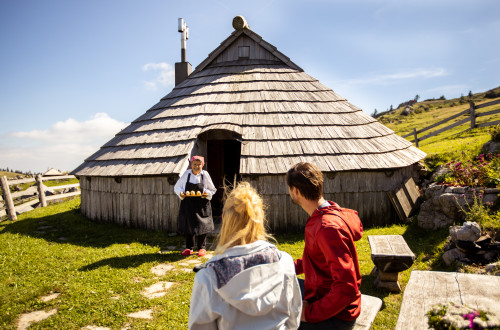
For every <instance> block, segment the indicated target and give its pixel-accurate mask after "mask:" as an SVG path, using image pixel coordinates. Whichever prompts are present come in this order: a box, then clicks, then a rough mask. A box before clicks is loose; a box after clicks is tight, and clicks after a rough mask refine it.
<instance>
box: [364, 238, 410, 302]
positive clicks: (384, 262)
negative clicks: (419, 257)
mask: <svg viewBox="0 0 500 330" xmlns="http://www.w3.org/2000/svg"><path fill="white" fill-rule="evenodd" d="M368 242H369V243H370V250H371V258H372V261H373V263H374V264H375V267H374V268H373V271H372V274H375V275H376V276H377V277H376V278H375V282H374V283H375V287H377V288H381V289H386V290H389V291H391V292H401V286H400V285H399V282H398V275H399V272H402V271H403V270H406V269H408V268H410V267H411V265H413V262H414V261H415V254H413V252H412V251H411V250H410V248H409V247H408V244H406V241H405V240H404V238H403V236H401V235H369V236H368Z"/></svg>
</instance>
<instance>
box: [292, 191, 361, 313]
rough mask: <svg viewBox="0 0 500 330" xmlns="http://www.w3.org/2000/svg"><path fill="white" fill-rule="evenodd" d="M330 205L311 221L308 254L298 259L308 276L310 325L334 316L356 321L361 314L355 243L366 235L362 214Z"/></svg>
mask: <svg viewBox="0 0 500 330" xmlns="http://www.w3.org/2000/svg"><path fill="white" fill-rule="evenodd" d="M329 203H330V204H331V205H330V206H327V207H324V208H322V209H319V210H315V211H314V213H313V214H312V215H311V216H310V217H309V218H308V219H307V223H306V228H305V247H304V253H303V255H302V259H297V260H295V271H296V273H297V274H302V273H304V274H305V281H304V284H305V292H304V299H305V300H307V301H308V302H309V303H310V305H309V306H308V307H307V308H306V309H305V319H306V320H307V322H310V323H317V322H320V321H324V320H326V319H329V318H331V317H332V316H335V317H336V318H339V319H342V320H346V321H352V320H355V319H356V318H357V317H358V316H359V313H360V311H361V292H360V291H359V288H360V286H361V274H360V272H359V264H358V255H357V252H356V247H355V246H354V241H357V240H359V239H361V237H362V236H363V225H362V223H361V220H360V219H359V217H358V212H356V211H354V210H350V209H342V208H341V207H340V206H339V205H337V204H335V203H333V202H330V201H329ZM342 219H344V220H345V222H344V221H343V220H342ZM346 222H347V223H348V224H349V227H348V226H347V225H346Z"/></svg>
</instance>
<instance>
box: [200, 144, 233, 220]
mask: <svg viewBox="0 0 500 330" xmlns="http://www.w3.org/2000/svg"><path fill="white" fill-rule="evenodd" d="M240 156H241V142H239V141H237V140H208V141H207V171H208V173H210V177H211V178H212V181H213V182H214V185H215V187H216V188H217V192H216V193H215V195H214V196H213V197H212V212H213V215H214V216H221V215H222V207H223V203H222V198H223V197H224V189H223V187H224V184H225V185H233V184H234V183H235V182H237V181H239V180H240V178H241V176H240Z"/></svg>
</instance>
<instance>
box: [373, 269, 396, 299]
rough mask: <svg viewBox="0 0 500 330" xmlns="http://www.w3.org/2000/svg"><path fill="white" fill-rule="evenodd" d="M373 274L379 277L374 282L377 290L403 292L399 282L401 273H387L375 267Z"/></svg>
mask: <svg viewBox="0 0 500 330" xmlns="http://www.w3.org/2000/svg"><path fill="white" fill-rule="evenodd" d="M372 274H374V275H375V274H376V275H377V277H376V278H375V281H374V282H373V283H374V284H375V287H376V288H379V289H385V290H389V291H391V292H395V293H399V292H401V286H400V285H399V282H398V275H399V273H387V272H383V271H381V270H379V269H377V267H374V268H373V270H372Z"/></svg>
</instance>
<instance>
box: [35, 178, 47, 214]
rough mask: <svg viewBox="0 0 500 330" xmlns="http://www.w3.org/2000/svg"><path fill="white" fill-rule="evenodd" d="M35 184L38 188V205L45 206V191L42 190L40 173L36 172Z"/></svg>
mask: <svg viewBox="0 0 500 330" xmlns="http://www.w3.org/2000/svg"><path fill="white" fill-rule="evenodd" d="M36 186H37V188H38V199H39V200H40V205H41V206H42V207H45V206H47V200H46V199H45V191H44V190H43V182H42V175H41V174H38V175H37V176H36Z"/></svg>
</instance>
